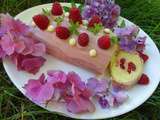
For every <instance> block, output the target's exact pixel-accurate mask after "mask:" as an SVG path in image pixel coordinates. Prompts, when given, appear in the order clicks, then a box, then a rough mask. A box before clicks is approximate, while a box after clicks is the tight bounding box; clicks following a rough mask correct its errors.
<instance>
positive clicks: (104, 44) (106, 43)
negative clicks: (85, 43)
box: [98, 35, 111, 49]
mask: <svg viewBox="0 0 160 120" xmlns="http://www.w3.org/2000/svg"><path fill="white" fill-rule="evenodd" d="M110 45H111V42H110V37H109V35H104V36H102V37H100V38H99V39H98V46H99V47H100V48H102V49H108V48H109V47H110Z"/></svg>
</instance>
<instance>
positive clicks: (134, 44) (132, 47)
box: [114, 26, 146, 52]
mask: <svg viewBox="0 0 160 120" xmlns="http://www.w3.org/2000/svg"><path fill="white" fill-rule="evenodd" d="M138 32H139V29H138V27H137V26H127V27H125V28H115V30H114V33H115V34H116V35H117V36H118V38H119V39H120V41H119V45H120V48H121V49H122V50H125V51H127V52H131V51H143V49H144V48H145V39H146V37H137V34H138Z"/></svg>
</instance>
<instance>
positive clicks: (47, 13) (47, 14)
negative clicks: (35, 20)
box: [42, 8, 50, 16]
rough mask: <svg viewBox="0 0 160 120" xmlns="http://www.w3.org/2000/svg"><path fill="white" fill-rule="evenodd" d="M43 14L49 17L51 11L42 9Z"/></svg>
mask: <svg viewBox="0 0 160 120" xmlns="http://www.w3.org/2000/svg"><path fill="white" fill-rule="evenodd" d="M42 12H43V14H44V15H46V16H49V15H50V10H48V9H47V8H42Z"/></svg>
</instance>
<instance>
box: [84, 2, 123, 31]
mask: <svg viewBox="0 0 160 120" xmlns="http://www.w3.org/2000/svg"><path fill="white" fill-rule="evenodd" d="M93 15H98V16H99V17H100V18H101V21H102V23H103V25H104V26H105V27H107V28H113V27H114V26H115V25H116V24H117V20H118V17H119V15H120V7H119V6H118V5H116V4H115V3H114V2H113V1H112V0H86V1H85V7H84V10H83V12H82V17H83V19H86V20H89V19H90V18H91V17H92V16H93Z"/></svg>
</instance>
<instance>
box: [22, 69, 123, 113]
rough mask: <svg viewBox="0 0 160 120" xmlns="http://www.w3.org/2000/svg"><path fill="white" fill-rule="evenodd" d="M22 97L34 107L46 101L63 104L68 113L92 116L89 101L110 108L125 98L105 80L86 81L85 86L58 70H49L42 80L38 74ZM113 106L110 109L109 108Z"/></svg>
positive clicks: (92, 108)
mask: <svg viewBox="0 0 160 120" xmlns="http://www.w3.org/2000/svg"><path fill="white" fill-rule="evenodd" d="M24 88H25V90H26V95H27V96H28V97H29V98H30V99H31V100H33V101H34V102H36V103H38V104H45V105H46V104H47V103H48V102H50V101H55V102H58V103H64V104H65V105H66V109H67V110H68V111H69V112H71V113H75V114H78V113H84V112H94V111H95V106H94V104H93V102H92V98H93V97H95V98H97V99H98V102H99V103H100V105H101V106H102V108H105V106H108V107H111V106H114V105H115V104H113V102H114V101H115V100H116V105H117V104H118V105H119V104H122V103H123V102H124V100H126V99H124V98H125V96H126V95H125V94H124V95H123V92H122V91H118V92H117V91H115V90H114V91H113V90H112V89H111V87H110V82H108V81H107V80H106V79H102V80H98V79H96V78H93V77H92V78H90V79H88V81H87V82H86V83H85V82H84V81H83V80H82V79H81V77H80V76H79V75H78V74H77V73H75V72H72V71H71V72H68V73H65V72H63V71H60V70H50V71H48V72H47V76H46V77H45V76H44V74H42V75H41V76H40V77H39V78H38V79H37V80H36V79H35V80H34V79H30V80H29V81H28V83H27V84H26V85H25V86H24ZM111 104H113V105H111Z"/></svg>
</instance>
